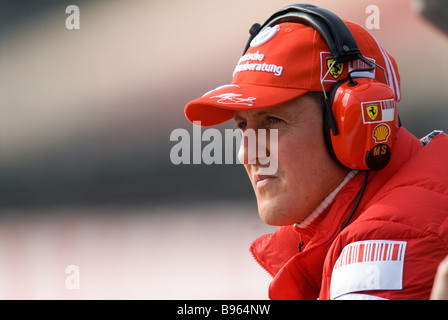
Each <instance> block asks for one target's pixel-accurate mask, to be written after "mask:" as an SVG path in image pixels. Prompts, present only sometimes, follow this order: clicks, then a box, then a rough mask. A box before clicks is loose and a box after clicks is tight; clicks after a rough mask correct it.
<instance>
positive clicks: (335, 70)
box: [327, 58, 344, 79]
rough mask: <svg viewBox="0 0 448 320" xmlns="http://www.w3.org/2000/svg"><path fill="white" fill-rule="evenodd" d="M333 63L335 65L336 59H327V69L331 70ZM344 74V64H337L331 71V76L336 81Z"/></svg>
mask: <svg viewBox="0 0 448 320" xmlns="http://www.w3.org/2000/svg"><path fill="white" fill-rule="evenodd" d="M333 63H334V59H333V58H328V59H327V68H328V69H330V67H331V65H332V64H333ZM342 72H344V63H343V62H338V63H335V64H334V66H333V68H331V69H330V74H331V75H332V76H333V78H335V79H337V78H339V77H340V76H341V74H342Z"/></svg>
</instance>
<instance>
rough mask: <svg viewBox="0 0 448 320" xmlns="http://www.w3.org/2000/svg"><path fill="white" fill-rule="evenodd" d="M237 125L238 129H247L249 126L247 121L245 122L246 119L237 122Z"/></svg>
mask: <svg viewBox="0 0 448 320" xmlns="http://www.w3.org/2000/svg"><path fill="white" fill-rule="evenodd" d="M236 127H237V128H238V129H240V130H241V131H244V130H245V129H246V127H247V123H246V122H244V121H240V122H237V123H236Z"/></svg>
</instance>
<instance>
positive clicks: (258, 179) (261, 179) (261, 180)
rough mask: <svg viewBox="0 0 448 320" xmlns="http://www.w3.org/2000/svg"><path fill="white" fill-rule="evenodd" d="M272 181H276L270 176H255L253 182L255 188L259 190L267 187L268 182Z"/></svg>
mask: <svg viewBox="0 0 448 320" xmlns="http://www.w3.org/2000/svg"><path fill="white" fill-rule="evenodd" d="M274 179H277V177H275V176H271V175H261V174H256V175H255V180H254V181H255V185H256V186H257V188H261V187H263V186H265V185H267V184H268V183H269V182H271V181H273V180H274Z"/></svg>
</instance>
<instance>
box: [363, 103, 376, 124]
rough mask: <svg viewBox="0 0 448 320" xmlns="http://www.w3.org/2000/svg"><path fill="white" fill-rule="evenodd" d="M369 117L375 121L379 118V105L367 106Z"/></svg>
mask: <svg viewBox="0 0 448 320" xmlns="http://www.w3.org/2000/svg"><path fill="white" fill-rule="evenodd" d="M366 111H367V115H368V116H369V118H370V120H372V121H373V120H375V119H376V117H378V105H377V104H371V105H369V106H367V109H366Z"/></svg>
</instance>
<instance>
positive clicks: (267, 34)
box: [250, 24, 280, 47]
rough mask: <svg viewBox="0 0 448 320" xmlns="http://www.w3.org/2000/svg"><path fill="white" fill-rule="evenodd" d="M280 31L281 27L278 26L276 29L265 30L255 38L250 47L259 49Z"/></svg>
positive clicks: (267, 28) (268, 28)
mask: <svg viewBox="0 0 448 320" xmlns="http://www.w3.org/2000/svg"><path fill="white" fill-rule="evenodd" d="M278 30H280V26H279V25H278V24H277V25H275V26H274V27H266V28H265V29H263V30H261V31H260V33H258V34H257V36H256V37H255V38H253V39H252V41H251V42H250V46H251V47H258V46H261V45H262V44H265V43H266V42H268V41H269V40H271V39H272V37H274V36H275V34H276V33H277V32H278Z"/></svg>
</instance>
